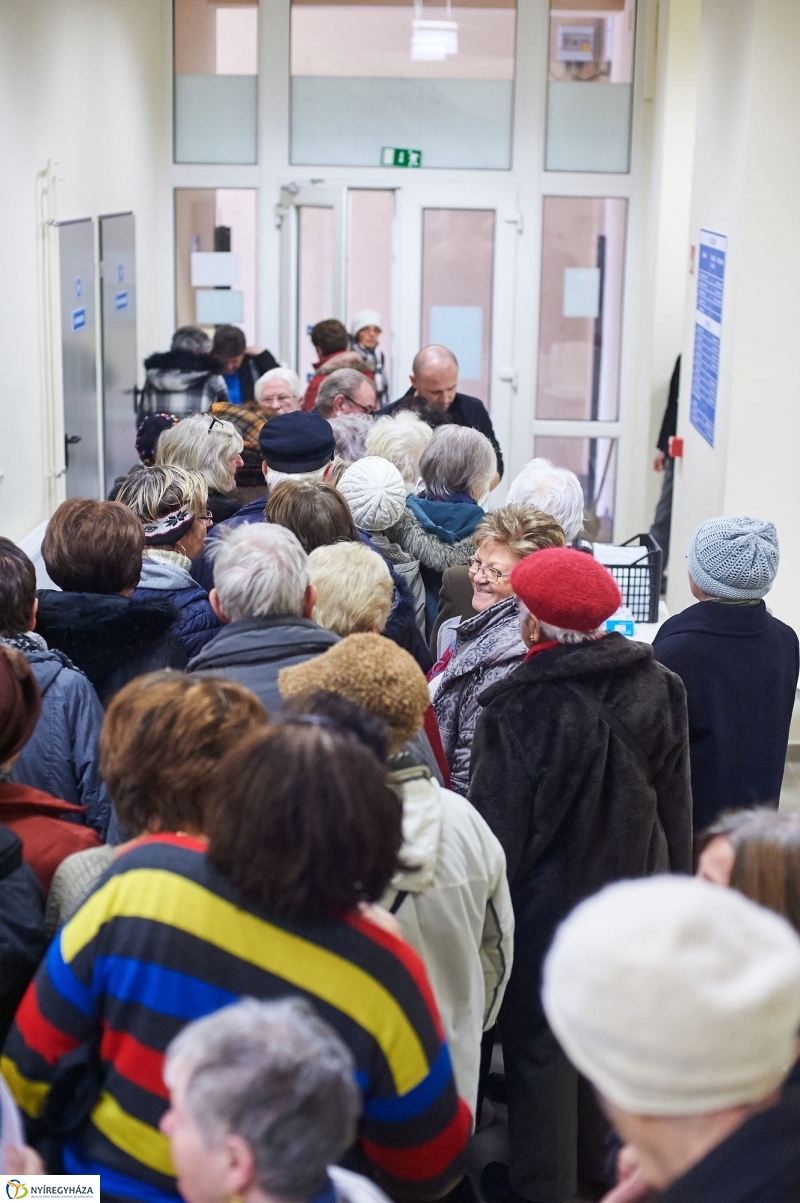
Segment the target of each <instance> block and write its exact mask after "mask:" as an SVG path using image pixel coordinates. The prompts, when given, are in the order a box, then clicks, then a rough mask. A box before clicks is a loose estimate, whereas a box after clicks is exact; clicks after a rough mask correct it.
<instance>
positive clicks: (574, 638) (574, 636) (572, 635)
mask: <svg viewBox="0 0 800 1203" xmlns="http://www.w3.org/2000/svg"><path fill="white" fill-rule="evenodd" d="M539 630H540V631H541V632H542V635H543V636H544V638H545V639H555V641H556V643H593V642H594V640H595V639H602V638H603V636H604V635H605V631H604V630H603V629H602V627H598V628H597V630H595V631H568V630H566V628H565V627H553V626H551V625H550V623H549V622H542V620H541V619H539Z"/></svg>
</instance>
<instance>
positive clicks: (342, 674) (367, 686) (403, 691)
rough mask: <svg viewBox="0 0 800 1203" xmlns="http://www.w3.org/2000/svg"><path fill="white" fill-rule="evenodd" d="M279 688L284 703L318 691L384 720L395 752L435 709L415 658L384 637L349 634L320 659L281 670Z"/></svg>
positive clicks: (319, 657) (317, 657) (414, 733)
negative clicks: (285, 700)
mask: <svg viewBox="0 0 800 1203" xmlns="http://www.w3.org/2000/svg"><path fill="white" fill-rule="evenodd" d="M278 687H279V688H280V691H281V696H282V697H284V698H292V697H298V696H299V697H302V696H303V695H306V694H311V693H313V692H314V690H316V689H326V690H328V691H329V692H330V693H338V694H339V695H340V696H341V697H343V698H347V700H348V701H349V702H353V704H354V705H356V706H360V707H361V708H362V710H367V711H369V713H370V714H374V715H377V717H378V718H382V719H383V721H384V722H385V723H386V724H387V725H388V727H389V729H390V731H391V736H392V747H393V749H396V748H398V747H399V746H400V745H401V744H404V743H405V742H406V740H407V739H411V737H412V736H413V735H416V733H417V731H419V729H420V727H421V726H422V722H423V718H424V717H425V711H426V710H427V709H428V706H429V705H430V697H429V696H428V686H427V683H426V681H425V676H424V674H423V672H422V670H421V669H420V668H419V666H418V665H417V662H416V661H415V660H414V658H413V656H410V655H409V654H408V652H404V651H403V649H402V648H401V647H398V646H397V644H396V643H392V641H391V639H386V638H384V636H383V635H348V636H347V638H346V639H342V640H341V642H340V643H336V644H334V646H333V647H332V648H330V650H329V651H327V652H324V653H323V654H322V655H321V656H315V657H314V658H313V660H306V661H304V662H303V663H302V664H295V665H294V666H293V667H292V668H283V669H281V671H280V673H279V675H278Z"/></svg>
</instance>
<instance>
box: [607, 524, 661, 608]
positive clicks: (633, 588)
mask: <svg viewBox="0 0 800 1203" xmlns="http://www.w3.org/2000/svg"><path fill="white" fill-rule="evenodd" d="M621 546H622V547H633V546H641V549H642V555H641V559H638V560H637V561H636V562H635V563H634V564H606V565H605V567H606V568H607V569H608V571H609V572H610V573H611V575H612V576H613V578H614V580H615V581H616V582H617V584H618V585H619V588H620V592H621V593H622V601H623V603H624V604H625V605H626V606H627V607H628V609H629V610H630V612H631V614H632V615H633V619H634V622H658V602H659V598H660V597H661V565H662V561H663V558H664V556H663V552H662V551H661V548H660V547H659V546H658V544H657V543H656V541H655V539H654V538H653V537H652V536H651V535H634V536H633V538H632V539H628V540H627V542H625V543H623V544H621Z"/></svg>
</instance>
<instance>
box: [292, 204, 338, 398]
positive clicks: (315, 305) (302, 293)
mask: <svg viewBox="0 0 800 1203" xmlns="http://www.w3.org/2000/svg"><path fill="white" fill-rule="evenodd" d="M297 217H298V222H297V228H298V248H297V249H298V258H297V264H298V266H297V333H298V338H297V358H298V367H297V371H298V374H299V376H300V379H301V380H302V381H304V382H305V381H308V380H310V379H311V377H312V375H313V372H314V369H313V364H314V361H315V359H316V358H317V355H316V352H315V350H314V347H313V345H312V343H311V339H310V338H309V334H310V333H311V329H312V327H313V326H315V325H316V324H317V322H322V321H324V320H325V319H326V318H329V317H334V316H336V312H335V306H334V296H333V275H334V270H333V240H334V211H333V209H330V208H316V207H315V206H312V205H303V206H302V207H301V208H300V209H299V210H298V213H297Z"/></svg>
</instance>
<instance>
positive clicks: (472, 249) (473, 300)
mask: <svg viewBox="0 0 800 1203" xmlns="http://www.w3.org/2000/svg"><path fill="white" fill-rule="evenodd" d="M493 267H494V210H493V209H425V210H424V212H423V218H422V345H423V346H425V345H427V344H428V343H441V344H442V345H443V346H446V347H449V348H450V350H451V351H452V352H453V353H454V355H455V356H456V358H457V359H458V363H459V389H460V390H461V391H462V392H464V393H471V394H474V395H475V396H477V397H480V399H481V400H482V401H483V402H484V404H485V405H486V406H487V408H488V407H489V402H490V396H489V381H490V378H491V363H490V360H491V346H492V273H493Z"/></svg>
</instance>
